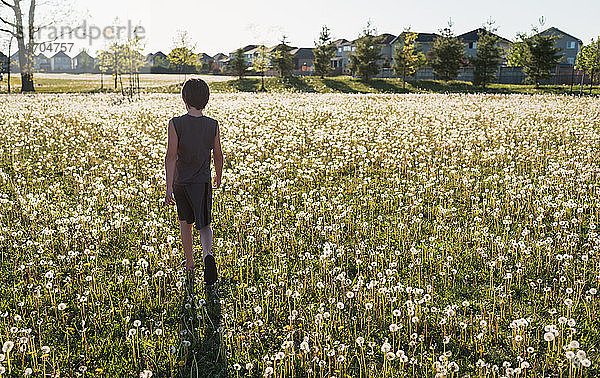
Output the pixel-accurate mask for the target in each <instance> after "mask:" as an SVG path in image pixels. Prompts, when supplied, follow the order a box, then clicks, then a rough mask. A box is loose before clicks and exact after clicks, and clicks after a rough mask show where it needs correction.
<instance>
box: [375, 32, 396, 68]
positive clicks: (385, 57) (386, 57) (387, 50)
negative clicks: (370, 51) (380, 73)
mask: <svg viewBox="0 0 600 378" xmlns="http://www.w3.org/2000/svg"><path fill="white" fill-rule="evenodd" d="M394 39H396V36H395V35H393V34H388V33H383V34H380V35H378V36H376V37H375V42H377V44H378V45H379V46H380V47H381V59H380V60H378V61H377V63H378V64H380V66H381V67H383V68H390V67H391V66H392V54H393V48H392V41H393V40H394Z"/></svg>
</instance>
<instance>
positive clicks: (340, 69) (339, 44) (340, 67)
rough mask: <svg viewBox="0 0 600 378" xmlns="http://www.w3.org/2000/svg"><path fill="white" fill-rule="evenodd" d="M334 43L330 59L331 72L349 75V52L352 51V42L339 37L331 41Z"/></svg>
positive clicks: (353, 46)
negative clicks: (333, 54) (333, 50)
mask: <svg viewBox="0 0 600 378" xmlns="http://www.w3.org/2000/svg"><path fill="white" fill-rule="evenodd" d="M333 44H334V45H335V57H334V58H332V59H331V68H333V72H332V74H334V75H350V68H349V64H350V54H351V53H352V51H354V48H355V45H354V42H350V41H348V40H347V39H344V38H341V39H336V40H335V41H333Z"/></svg>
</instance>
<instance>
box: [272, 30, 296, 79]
mask: <svg viewBox="0 0 600 378" xmlns="http://www.w3.org/2000/svg"><path fill="white" fill-rule="evenodd" d="M291 49H292V48H291V47H290V46H289V45H288V44H287V40H286V36H285V35H284V36H282V38H281V42H280V43H279V44H278V45H277V47H275V51H273V59H272V60H271V62H272V63H273V66H274V67H275V68H277V71H279V76H281V77H287V76H290V75H291V74H292V69H293V68H294V57H293V56H292V54H291V53H290V50H291Z"/></svg>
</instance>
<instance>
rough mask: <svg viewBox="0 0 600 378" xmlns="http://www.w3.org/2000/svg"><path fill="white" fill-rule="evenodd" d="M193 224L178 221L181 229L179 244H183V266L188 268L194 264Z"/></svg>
mask: <svg viewBox="0 0 600 378" xmlns="http://www.w3.org/2000/svg"><path fill="white" fill-rule="evenodd" d="M193 227H194V224H193V223H192V224H188V223H187V222H186V221H182V220H180V221H179V229H180V230H181V244H183V253H184V254H185V267H186V268H187V269H190V268H191V267H192V266H194V249H193V248H194V246H193V242H194V234H193Z"/></svg>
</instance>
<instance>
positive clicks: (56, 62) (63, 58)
mask: <svg viewBox="0 0 600 378" xmlns="http://www.w3.org/2000/svg"><path fill="white" fill-rule="evenodd" d="M50 69H51V70H52V71H54V72H66V71H72V69H73V61H72V59H71V57H69V56H68V55H67V54H65V53H64V52H63V51H59V52H57V53H56V54H54V55H52V57H51V58H50Z"/></svg>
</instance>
